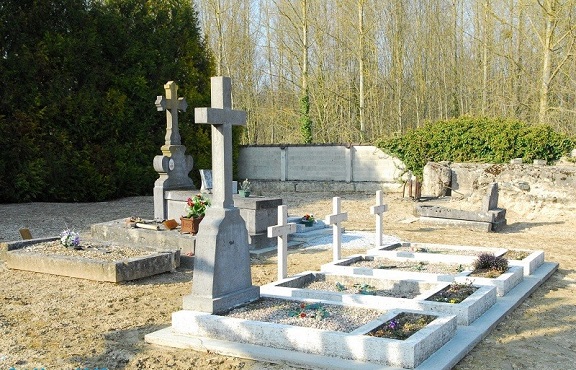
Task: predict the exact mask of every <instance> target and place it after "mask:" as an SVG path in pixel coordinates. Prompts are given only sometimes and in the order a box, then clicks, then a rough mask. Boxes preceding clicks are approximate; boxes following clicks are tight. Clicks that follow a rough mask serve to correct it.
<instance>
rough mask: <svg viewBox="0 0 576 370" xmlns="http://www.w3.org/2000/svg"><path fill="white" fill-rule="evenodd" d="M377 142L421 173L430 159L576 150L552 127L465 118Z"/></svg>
mask: <svg viewBox="0 0 576 370" xmlns="http://www.w3.org/2000/svg"><path fill="white" fill-rule="evenodd" d="M377 145H378V147H379V148H381V149H382V150H383V151H385V152H387V153H389V154H391V155H394V156H397V157H398V158H400V159H401V160H402V161H403V162H404V164H406V166H407V168H408V169H409V170H411V171H412V172H413V173H414V174H416V175H418V176H421V175H422V169H423V168H424V165H425V164H426V163H427V162H429V161H435V162H438V161H452V162H483V163H505V162H509V161H510V160H511V159H513V158H522V159H523V160H524V161H525V162H531V161H532V160H534V159H546V160H547V161H549V162H552V161H555V160H558V159H559V158H560V157H561V156H562V155H564V154H566V153H567V152H569V151H570V150H571V149H573V148H574V146H575V142H574V140H572V139H570V138H569V137H568V136H566V135H563V134H560V133H558V132H555V131H554V130H553V129H552V128H551V127H550V126H544V125H529V124H526V123H522V122H518V121H512V120H505V119H491V118H471V117H462V118H455V119H451V120H447V121H439V122H434V123H429V124H426V125H424V126H423V127H420V128H418V129H415V130H411V131H409V132H407V133H406V134H405V135H404V136H402V137H395V138H389V139H385V140H382V141H380V142H379V143H378V144H377Z"/></svg>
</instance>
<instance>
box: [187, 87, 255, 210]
mask: <svg viewBox="0 0 576 370" xmlns="http://www.w3.org/2000/svg"><path fill="white" fill-rule="evenodd" d="M210 83H211V88H210V93H211V100H212V101H211V105H212V107H211V108H196V109H194V117H195V121H196V123H203V124H210V125H212V186H213V187H212V194H213V197H212V207H218V208H231V207H233V206H234V201H233V200H232V125H245V124H246V112H244V111H240V110H233V109H232V81H231V79H230V77H212V78H211V81H210Z"/></svg>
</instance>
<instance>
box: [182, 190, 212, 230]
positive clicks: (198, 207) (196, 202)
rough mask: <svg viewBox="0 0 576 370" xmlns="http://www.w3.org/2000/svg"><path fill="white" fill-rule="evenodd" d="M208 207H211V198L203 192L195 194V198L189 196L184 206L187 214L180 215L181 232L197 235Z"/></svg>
mask: <svg viewBox="0 0 576 370" xmlns="http://www.w3.org/2000/svg"><path fill="white" fill-rule="evenodd" d="M208 207H210V199H208V198H206V197H204V196H203V195H202V194H198V195H195V196H194V198H188V200H187V201H186V207H185V208H184V210H185V212H186V215H184V216H182V217H180V232H181V233H190V234H192V235H196V234H197V233H198V227H199V225H200V222H201V221H202V219H203V218H204V215H205V214H206V208H208Z"/></svg>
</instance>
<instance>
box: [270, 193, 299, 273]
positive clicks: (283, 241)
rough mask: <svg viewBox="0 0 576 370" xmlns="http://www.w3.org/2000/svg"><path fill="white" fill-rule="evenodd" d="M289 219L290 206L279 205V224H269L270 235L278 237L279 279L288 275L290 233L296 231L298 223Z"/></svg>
mask: <svg viewBox="0 0 576 370" xmlns="http://www.w3.org/2000/svg"><path fill="white" fill-rule="evenodd" d="M287 219H288V206H287V205H285V204H284V205H281V206H278V225H276V226H268V237H269V238H273V237H275V236H277V237H278V280H282V279H284V278H286V277H287V276H288V273H287V266H288V257H287V255H288V234H292V233H295V232H296V224H295V223H293V222H290V223H286V221H287Z"/></svg>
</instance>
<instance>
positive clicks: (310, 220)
mask: <svg viewBox="0 0 576 370" xmlns="http://www.w3.org/2000/svg"><path fill="white" fill-rule="evenodd" d="M300 222H302V223H303V224H304V226H306V227H310V226H312V224H314V222H316V219H315V218H314V215H313V214H311V213H306V214H305V215H304V217H302V219H301V220H300Z"/></svg>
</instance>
